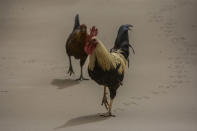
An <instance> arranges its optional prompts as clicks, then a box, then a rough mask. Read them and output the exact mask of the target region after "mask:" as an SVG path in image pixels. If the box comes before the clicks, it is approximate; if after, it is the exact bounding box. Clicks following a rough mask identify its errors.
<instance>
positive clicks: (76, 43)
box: [65, 14, 88, 80]
mask: <svg viewBox="0 0 197 131" xmlns="http://www.w3.org/2000/svg"><path fill="white" fill-rule="evenodd" d="M87 36H88V32H87V26H86V25H85V24H82V25H80V22H79V15H78V14H77V15H76V16H75V24H74V28H73V31H72V33H71V34H70V35H69V37H68V39H67V41H66V46H65V48H66V53H67V55H68V58H69V70H68V73H69V74H70V75H72V74H73V73H74V72H73V67H72V63H71V56H74V57H75V59H80V67H81V75H80V77H79V78H78V79H77V80H87V79H86V78H84V77H83V65H84V63H85V61H86V59H87V56H88V55H87V54H86V53H85V51H84V46H85V44H86V37H87Z"/></svg>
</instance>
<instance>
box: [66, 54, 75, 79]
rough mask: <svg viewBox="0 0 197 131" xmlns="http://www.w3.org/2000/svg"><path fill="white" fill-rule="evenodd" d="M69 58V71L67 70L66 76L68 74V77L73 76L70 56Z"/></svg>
mask: <svg viewBox="0 0 197 131" xmlns="http://www.w3.org/2000/svg"><path fill="white" fill-rule="evenodd" d="M68 58H69V69H68V72H67V73H68V74H70V76H71V75H72V74H74V71H73V67H72V63H71V56H69V57H68Z"/></svg>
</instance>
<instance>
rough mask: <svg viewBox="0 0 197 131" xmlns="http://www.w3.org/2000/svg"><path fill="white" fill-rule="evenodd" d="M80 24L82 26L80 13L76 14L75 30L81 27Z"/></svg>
mask: <svg viewBox="0 0 197 131" xmlns="http://www.w3.org/2000/svg"><path fill="white" fill-rule="evenodd" d="M79 26H80V22H79V14H76V16H75V24H74V28H73V30H75V29H77V28H79Z"/></svg>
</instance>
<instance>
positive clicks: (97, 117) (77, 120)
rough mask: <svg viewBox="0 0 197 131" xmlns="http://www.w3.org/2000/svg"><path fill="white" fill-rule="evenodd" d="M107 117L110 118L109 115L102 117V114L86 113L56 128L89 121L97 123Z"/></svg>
mask: <svg viewBox="0 0 197 131" xmlns="http://www.w3.org/2000/svg"><path fill="white" fill-rule="evenodd" d="M107 119H109V117H102V116H100V114H91V115H85V116H80V117H76V118H73V119H70V120H68V121H67V122H66V123H65V124H63V125H61V126H59V127H56V128H55V129H60V128H67V127H72V126H79V125H84V124H88V123H95V122H99V121H103V120H107Z"/></svg>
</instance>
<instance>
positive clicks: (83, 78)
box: [77, 58, 88, 80]
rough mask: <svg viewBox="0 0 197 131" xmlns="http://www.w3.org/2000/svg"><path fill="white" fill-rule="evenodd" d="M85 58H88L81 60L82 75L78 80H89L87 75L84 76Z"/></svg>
mask: <svg viewBox="0 0 197 131" xmlns="http://www.w3.org/2000/svg"><path fill="white" fill-rule="evenodd" d="M85 60H86V58H85V59H81V60H80V67H81V75H80V77H79V78H78V79H77V80H88V79H87V78H85V77H84V76H83V65H84V63H85Z"/></svg>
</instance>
